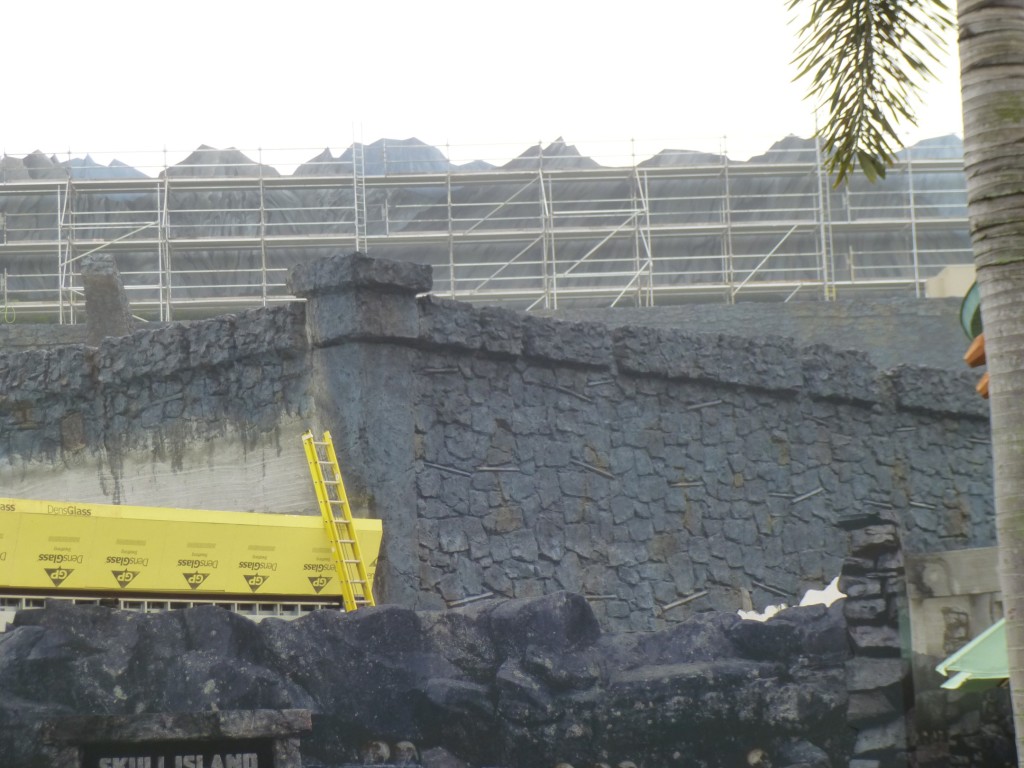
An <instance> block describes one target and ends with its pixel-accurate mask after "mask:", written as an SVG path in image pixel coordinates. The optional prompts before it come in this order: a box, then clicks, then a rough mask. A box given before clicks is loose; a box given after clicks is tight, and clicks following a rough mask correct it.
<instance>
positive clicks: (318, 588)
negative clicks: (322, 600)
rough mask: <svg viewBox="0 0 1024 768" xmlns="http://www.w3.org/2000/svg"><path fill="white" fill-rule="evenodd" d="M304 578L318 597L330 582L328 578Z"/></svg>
mask: <svg viewBox="0 0 1024 768" xmlns="http://www.w3.org/2000/svg"><path fill="white" fill-rule="evenodd" d="M306 578H307V579H309V583H310V584H311V585H312V586H313V591H314V592H316V593H317V594H318V595H319V594H320V593H321V592H322V591H323V589H324V587H326V586H327V585H328V584H330V582H331V577H330V576H307V577H306Z"/></svg>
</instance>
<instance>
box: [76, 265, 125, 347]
mask: <svg viewBox="0 0 1024 768" xmlns="http://www.w3.org/2000/svg"><path fill="white" fill-rule="evenodd" d="M81 270H82V282H83V283H84V286H85V323H86V327H87V328H88V329H89V342H88V343H89V345H90V346H93V347H98V346H99V344H100V342H101V341H103V339H104V338H105V337H107V336H127V335H128V334H129V333H131V332H132V330H133V329H134V327H135V322H134V320H133V319H132V312H131V308H130V307H129V305H128V294H126V293H125V290H124V283H123V282H121V273H120V272H118V270H117V264H116V263H115V262H114V257H113V256H111V255H110V254H109V253H94V254H92V255H91V256H86V257H85V258H84V259H82V264H81Z"/></svg>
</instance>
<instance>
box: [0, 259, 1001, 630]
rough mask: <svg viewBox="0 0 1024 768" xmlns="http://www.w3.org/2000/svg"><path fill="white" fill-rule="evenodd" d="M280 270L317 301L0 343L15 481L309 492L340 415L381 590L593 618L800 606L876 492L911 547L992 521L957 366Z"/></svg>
mask: <svg viewBox="0 0 1024 768" xmlns="http://www.w3.org/2000/svg"><path fill="white" fill-rule="evenodd" d="M292 282H293V285H292V290H293V291H294V292H295V293H296V295H299V296H303V297H306V298H307V302H308V303H307V304H306V305H305V307H304V306H303V305H302V304H298V303H296V304H294V305H290V306H286V307H278V308H274V309H268V310H259V311H250V312H246V313H242V314H239V315H229V316H224V317H221V318H216V319H213V320H209V321H203V322H197V323H193V324H190V325H180V324H171V325H168V326H166V327H160V328H156V329H150V330H143V331H139V332H136V333H134V334H132V335H130V336H126V337H122V338H117V339H106V340H104V341H103V342H102V343H101V344H100V346H98V347H87V346H83V345H72V346H67V347H61V348H56V349H52V350H33V351H25V352H4V353H3V354H0V398H2V400H0V478H2V481H3V488H4V489H5V491H4V492H5V493H6V494H8V495H11V496H24V497H28V498H66V499H70V500H80V501H99V502H103V501H107V502H110V501H113V502H124V503H134V504H154V505H160V506H187V507H200V508H223V509H237V510H259V511H263V510H266V511H280V512H314V511H315V499H314V497H313V493H312V488H311V484H310V482H309V479H308V472H307V470H306V466H305V459H304V458H303V454H302V451H301V450H300V445H299V435H300V434H301V433H302V432H303V431H304V430H305V429H307V428H310V427H312V428H314V429H316V430H319V429H323V428H328V429H330V430H331V431H332V433H333V435H334V438H335V443H336V445H337V446H338V450H339V455H340V457H341V459H342V464H343V470H344V472H345V474H346V483H347V485H348V486H349V491H350V496H351V498H352V500H353V502H354V506H355V507H356V509H357V511H358V513H359V514H365V515H370V516H376V517H380V518H382V519H383V520H384V522H385V541H384V544H383V549H382V556H381V562H380V564H379V568H378V592H379V594H378V597H379V599H381V600H383V601H390V602H395V603H399V604H402V605H406V606H408V607H413V608H437V607H441V606H444V605H453V604H458V603H460V602H464V601H467V600H470V601H471V600H473V599H476V598H479V597H481V596H483V595H488V594H493V595H495V596H506V597H530V596H536V595H540V594H546V593H551V592H555V591H559V590H563V589H564V590H569V591H574V592H580V593H582V594H584V595H585V596H587V597H588V599H589V600H590V601H591V603H592V605H593V607H594V611H595V613H596V615H597V616H598V618H599V619H600V621H601V622H602V624H603V625H604V626H605V627H606V628H609V629H629V630H640V629H657V628H660V627H662V626H664V625H666V624H668V623H673V622H677V621H681V620H683V619H684V618H686V616H688V615H690V614H691V613H693V612H695V611H703V610H711V609H717V610H734V609H736V608H740V607H750V606H754V607H759V608H760V607H763V606H764V605H765V604H768V603H775V602H780V601H787V602H793V601H794V600H795V599H796V598H797V597H798V596H799V595H800V594H801V593H802V592H803V591H804V590H805V589H807V588H809V587H821V586H822V585H823V584H824V583H827V582H828V581H829V580H831V579H832V578H833V577H834V576H836V575H837V574H838V573H839V570H840V566H841V563H842V561H843V558H844V557H845V556H846V541H845V538H844V534H843V533H842V532H841V531H840V530H839V529H838V528H837V521H838V520H839V519H840V518H841V517H843V516H845V515H847V514H850V513H854V512H862V511H864V510H866V509H875V510H885V511H887V512H891V513H892V514H893V516H894V517H895V519H898V520H899V521H900V524H901V528H902V531H901V533H902V537H903V542H904V546H906V547H907V548H909V549H911V550H912V551H932V550H941V549H949V548H959V547H967V546H985V545H991V544H992V543H993V542H994V530H993V523H992V506H991V493H990V490H989V488H990V475H989V472H990V470H989V463H990V456H989V447H988V424H987V414H986V408H985V405H984V403H983V402H982V401H980V400H978V399H977V397H976V396H975V395H974V393H973V381H974V378H975V375H974V374H973V373H972V372H969V371H962V372H961V371H956V372H953V371H936V370H929V369H921V368H913V367H901V368H897V369H895V370H891V371H887V372H881V371H879V370H877V369H876V368H875V367H874V366H873V365H871V363H870V361H869V360H868V358H867V355H866V354H865V353H863V352H856V351H837V350H835V349H832V348H829V347H825V346H820V345H819V346H798V345H796V344H795V343H793V342H791V341H787V340H785V339H781V338H767V339H760V340H753V339H747V338H742V337H735V336H719V335H707V334H698V335H691V334H685V333H680V332H676V331H672V330H667V329H658V328H648V327H622V328H616V329H610V328H609V327H608V326H605V325H600V324H593V323H590V324H588V323H565V322H560V321H556V320H553V319H549V318H540V317H535V316H529V315H524V314H521V313H514V312H510V311H506V310H502V309H497V308H489V307H483V308H476V307H472V306H469V305H466V304H460V303H455V302H450V301H446V300H441V299H437V298H432V297H428V296H423V294H425V293H426V292H427V291H428V290H429V288H430V283H431V278H430V270H429V268H428V267H423V266H419V265H414V264H407V263H406V264H402V263H395V262H384V261H379V260H371V259H368V258H366V257H363V256H359V255H353V256H350V257H343V258H336V259H328V260H324V261H321V262H315V263H311V264H307V265H304V266H302V267H299V268H297V269H296V270H295V272H294V273H293V278H292ZM418 296H420V298H417V297H418ZM923 343H927V342H926V341H925V342H923Z"/></svg>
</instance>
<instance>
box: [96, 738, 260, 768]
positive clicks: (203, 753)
mask: <svg viewBox="0 0 1024 768" xmlns="http://www.w3.org/2000/svg"><path fill="white" fill-rule="evenodd" d="M83 753H84V755H83V757H84V759H83V762H82V766H83V768H274V755H273V741H272V740H270V739H220V740H218V741H206V740H203V741H198V740H195V741H153V742H148V743H141V744H124V743H119V744H88V745H86V746H85V747H83Z"/></svg>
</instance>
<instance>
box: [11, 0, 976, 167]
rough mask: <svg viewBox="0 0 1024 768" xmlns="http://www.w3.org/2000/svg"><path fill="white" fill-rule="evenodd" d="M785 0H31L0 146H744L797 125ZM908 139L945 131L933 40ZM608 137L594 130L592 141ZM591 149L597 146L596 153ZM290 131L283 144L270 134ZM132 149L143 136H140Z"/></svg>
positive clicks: (18, 26)
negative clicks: (928, 73)
mask: <svg viewBox="0 0 1024 768" xmlns="http://www.w3.org/2000/svg"><path fill="white" fill-rule="evenodd" d="M785 5H786V3H785V0H671V1H669V0H660V1H656V0H630V2H627V3H621V2H611V0H586V1H577V0H546V1H544V2H538V1H536V0H509V2H503V3H499V2H494V0H475V1H472V0H464V1H460V0H433V1H432V2H424V1H423V0H418V1H416V2H413V1H409V2H406V1H405V0H357V1H353V0H328V1H324V2H319V1H315V0H285V2H273V3H271V2H265V1H264V0H247V1H246V2H236V1H235V0H204V1H202V2H197V1H196V0H173V1H171V2H155V1H154V0H127V1H125V2H118V1H116V0H89V1H86V0H75V1H73V2H71V1H65V2H61V1H58V0H34V2H31V3H29V2H7V3H5V4H4V8H3V11H2V12H0V24H2V29H3V35H2V42H0V71H2V72H3V73H4V74H3V79H2V81H0V98H2V102H0V103H2V105H3V106H2V108H0V151H3V152H6V153H7V154H11V155H23V154H25V153H27V152H30V151H32V150H34V149H40V150H42V151H44V152H47V153H54V154H57V155H58V156H60V157H67V154H68V152H69V151H70V153H71V154H72V155H73V156H81V155H84V154H86V153H87V152H88V153H92V155H93V157H94V158H96V159H97V160H99V161H101V162H108V161H109V160H110V159H111V158H112V157H118V158H120V159H122V160H124V161H126V162H131V163H132V164H134V165H136V166H154V165H162V164H163V162H164V157H165V155H164V150H166V158H167V161H168V162H171V163H173V162H177V161H178V160H180V159H181V158H182V157H184V156H185V155H186V154H187V153H188V152H189V151H190V150H192V149H194V148H196V147H197V146H199V145H200V144H204V143H205V144H208V145H211V146H215V147H228V146H234V147H237V148H239V149H245V150H250V152H249V154H250V155H251V156H253V157H255V156H256V152H255V150H256V149H257V148H260V147H262V148H263V150H264V151H263V155H262V158H263V160H264V161H265V162H270V163H272V164H279V165H287V164H290V163H295V162H299V161H301V160H305V159H308V158H309V157H311V156H312V155H313V154H316V153H317V152H318V151H319V150H321V149H323V148H324V147H330V148H331V149H332V151H334V152H335V153H338V152H340V151H341V150H342V149H344V147H346V146H348V145H349V144H350V143H351V142H352V141H353V139H359V140H362V141H365V142H367V143H369V142H371V141H374V140H376V139H378V138H385V137H386V138H393V139H403V138H408V137H411V136H415V137H417V138H419V139H421V140H423V141H425V142H427V143H431V144H435V145H437V146H440V147H441V148H442V149H444V148H445V147H446V146H447V147H448V148H449V149H448V151H447V153H448V154H449V156H450V157H451V159H452V160H454V161H456V162H462V161H465V160H469V159H472V158H476V157H480V158H484V159H491V160H498V161H504V160H506V159H508V158H509V157H512V156H514V155H517V154H519V153H520V152H521V151H522V150H523V149H525V148H526V147H527V146H528V145H531V144H536V143H537V142H538V141H542V142H544V143H547V142H549V141H551V140H553V139H555V138H556V137H559V136H562V137H564V138H565V140H566V141H567V142H569V143H571V144H575V145H576V146H577V147H579V149H580V150H581V151H582V152H584V153H585V154H590V155H592V156H594V157H595V158H596V159H598V160H599V161H602V162H607V163H608V164H611V161H612V158H611V156H610V154H611V152H613V151H614V152H615V153H616V154H617V155H619V156H620V157H619V158H618V159H621V155H623V154H625V155H628V154H629V152H630V146H631V145H630V140H635V144H634V145H633V146H634V147H635V152H636V155H637V158H638V159H642V158H644V157H647V156H649V155H651V154H653V153H654V152H655V151H657V150H658V149H661V148H664V147H672V148H686V149H702V150H709V151H720V150H721V149H722V148H723V137H726V138H725V139H724V147H725V148H726V149H727V151H728V154H729V155H730V157H732V158H733V159H746V158H747V157H749V156H750V155H752V154H758V153H760V152H763V151H764V150H766V149H767V148H768V147H769V146H770V145H771V144H772V143H773V142H774V141H776V140H778V139H780V138H782V137H784V136H785V135H787V134H790V133H795V134H798V135H801V136H808V135H810V134H812V133H813V130H814V118H813V115H812V107H811V105H810V104H809V102H806V101H804V100H803V92H804V86H803V85H802V84H794V83H792V82H791V80H792V77H793V74H794V71H795V68H794V67H793V65H792V64H791V63H790V60H791V58H792V56H793V49H794V45H795V42H794V41H795V38H796V28H795V25H789V24H787V19H788V16H789V14H788V13H787V12H786V10H785ZM951 50H952V53H951V54H950V62H949V64H948V66H946V67H945V68H942V69H940V72H939V75H940V80H939V82H937V83H935V84H933V85H932V86H930V87H929V89H928V91H927V92H926V95H925V106H923V107H922V108H921V110H920V112H919V117H920V122H921V127H920V128H917V129H913V128H911V127H909V126H908V127H907V135H906V139H907V141H908V142H913V141H916V140H919V139H920V138H926V137H930V136H938V135H944V134H948V133H957V134H961V133H962V128H961V117H960V104H959V85H958V76H957V64H956V57H955V48H952V46H951ZM608 142H612V143H611V144H609V143H608ZM612 147H613V148H614V149H612ZM281 148H295V149H296V150H297V151H296V152H293V153H290V154H285V153H281V152H274V151H272V150H274V149H281ZM140 150H142V151H145V152H143V153H140Z"/></svg>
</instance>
